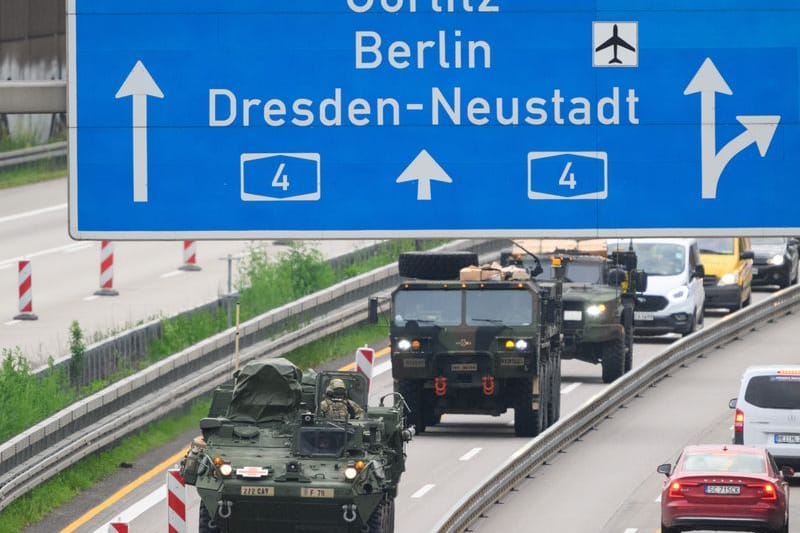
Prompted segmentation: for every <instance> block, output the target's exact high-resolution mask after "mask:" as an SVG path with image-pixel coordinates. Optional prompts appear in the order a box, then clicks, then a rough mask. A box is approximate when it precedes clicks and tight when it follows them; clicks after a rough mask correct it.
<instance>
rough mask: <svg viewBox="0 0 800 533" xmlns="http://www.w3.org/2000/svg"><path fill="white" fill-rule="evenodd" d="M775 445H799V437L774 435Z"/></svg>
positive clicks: (781, 434)
mask: <svg viewBox="0 0 800 533" xmlns="http://www.w3.org/2000/svg"><path fill="white" fill-rule="evenodd" d="M775 444H800V435H796V434H794V433H777V434H775Z"/></svg>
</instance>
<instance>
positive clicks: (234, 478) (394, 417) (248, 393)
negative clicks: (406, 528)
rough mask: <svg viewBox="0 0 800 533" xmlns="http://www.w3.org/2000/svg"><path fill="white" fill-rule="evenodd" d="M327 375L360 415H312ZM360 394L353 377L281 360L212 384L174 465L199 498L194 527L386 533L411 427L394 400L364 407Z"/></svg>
mask: <svg viewBox="0 0 800 533" xmlns="http://www.w3.org/2000/svg"><path fill="white" fill-rule="evenodd" d="M335 378H338V379H341V380H342V381H343V382H344V383H345V384H346V387H347V395H348V397H349V399H350V400H352V401H354V402H356V403H358V404H359V406H362V407H363V409H364V411H365V412H364V414H363V415H361V416H360V417H357V418H350V417H349V416H345V417H343V418H325V419H323V418H321V417H319V416H317V413H316V406H318V405H319V403H320V401H321V400H322V399H323V396H324V393H325V390H326V389H327V387H328V384H329V383H330V382H331V380H333V379H335ZM367 400H368V385H367V381H366V379H365V378H364V376H362V375H361V374H357V373H353V372H321V373H319V374H316V375H314V374H313V373H306V374H305V375H304V374H303V373H302V372H301V371H300V370H299V369H298V368H297V367H296V366H294V365H293V364H292V363H291V362H289V361H287V360H285V359H269V360H265V361H258V362H252V363H249V364H247V365H246V366H244V367H243V368H242V369H241V371H239V372H237V373H236V375H235V379H234V382H233V383H230V384H227V385H223V386H221V387H219V388H217V389H216V391H215V393H214V398H213V401H212V405H211V409H210V412H209V416H208V417H207V418H204V419H202V420H201V421H200V429H201V430H202V436H201V437H198V438H196V439H195V440H194V442H193V443H192V446H191V448H190V450H189V452H188V453H187V455H186V457H185V458H184V460H183V462H182V465H181V473H182V475H183V477H184V480H185V481H186V483H187V484H189V485H194V486H195V487H196V488H197V492H198V494H199V495H200V498H201V500H202V502H201V505H200V517H199V523H200V528H199V531H200V533H217V532H219V533H251V532H254V531H269V532H270V533H301V532H302V533H311V532H314V533H323V532H324V533H356V532H359V533H363V532H370V533H377V532H392V531H394V499H395V496H396V495H397V486H398V483H399V481H400V475H401V474H402V472H403V471H404V470H405V453H404V445H405V442H407V441H408V440H410V439H411V435H412V431H411V430H408V429H406V427H405V410H404V409H405V408H404V404H403V400H402V397H400V396H399V395H397V394H390V395H388V397H384V398H383V399H382V400H381V405H380V406H374V407H368V406H367ZM384 400H389V401H390V402H391V405H388V406H384V405H383V403H384Z"/></svg>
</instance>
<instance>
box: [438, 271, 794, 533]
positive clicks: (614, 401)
mask: <svg viewBox="0 0 800 533" xmlns="http://www.w3.org/2000/svg"><path fill="white" fill-rule="evenodd" d="M798 305H800V286H795V287H791V288H789V289H784V290H782V291H779V292H778V293H776V294H775V295H773V296H772V297H770V298H768V299H767V300H765V301H763V302H759V303H758V304H754V305H752V306H751V307H748V308H745V309H743V310H741V311H738V312H736V313H733V314H732V315H729V316H727V317H725V318H723V319H722V320H720V321H719V322H717V323H716V324H714V325H712V326H708V327H706V328H704V329H703V330H701V331H700V332H698V333H696V334H694V335H691V336H689V337H686V338H684V339H681V340H679V341H677V342H675V343H674V344H672V345H671V346H670V347H669V348H667V350H666V351H665V352H663V353H662V354H660V355H658V356H657V357H655V358H654V359H652V360H651V361H649V362H648V363H646V364H644V365H643V366H641V367H639V368H637V369H635V370H634V371H632V372H629V373H628V374H626V375H625V376H623V377H622V378H620V379H618V380H617V381H616V382H614V384H612V385H610V386H608V387H607V388H606V389H604V390H603V392H601V393H599V394H598V395H596V396H595V397H594V398H592V399H590V400H589V401H587V402H586V403H585V404H583V406H582V407H581V408H580V409H578V410H577V411H576V412H574V413H572V414H571V415H570V416H569V417H566V418H562V419H561V420H559V421H558V422H557V423H556V424H554V425H553V426H551V427H550V428H548V429H547V430H546V431H544V432H543V433H542V434H541V435H539V437H537V438H536V439H533V440H532V441H531V442H530V443H529V444H528V445H526V446H525V447H524V448H522V449H521V450H520V451H519V452H517V453H515V454H514V456H513V457H511V458H509V459H508V460H507V461H505V462H504V463H503V464H502V465H500V466H499V467H498V468H497V469H496V470H495V471H494V472H493V473H492V474H490V475H489V476H488V477H487V478H486V480H485V481H484V482H483V483H481V485H480V486H479V487H477V488H476V489H475V490H474V491H472V493H469V494H466V495H465V496H464V497H463V498H462V499H461V500H460V501H459V502H458V503H457V504H456V505H455V506H454V507H453V508H452V509H451V510H450V511H449V513H448V514H447V515H446V516H445V517H443V518H442V520H440V521H439V523H437V524H436V526H435V528H434V529H433V531H438V532H439V533H455V532H461V531H464V530H466V529H467V528H468V527H469V526H470V525H471V524H473V523H474V522H475V521H477V520H478V519H479V518H480V517H481V515H482V514H483V513H484V511H486V509H488V508H489V507H490V506H491V505H493V504H494V503H495V502H497V501H498V500H499V499H500V498H501V497H502V496H503V495H505V494H506V493H507V492H509V491H510V490H511V489H512V488H513V487H514V486H515V485H517V484H518V483H519V482H520V481H521V480H523V479H524V478H525V477H526V476H527V475H528V474H529V473H530V472H531V471H532V470H533V469H534V468H536V467H538V466H540V465H541V464H543V463H544V462H545V461H546V460H547V459H549V458H550V457H552V456H554V455H555V454H557V453H558V452H559V451H560V450H563V449H565V448H567V447H568V446H570V445H571V444H572V443H573V442H575V441H576V440H578V439H579V438H580V437H581V436H583V435H584V434H586V432H588V431H590V430H591V429H592V428H594V427H595V426H597V425H599V424H600V423H601V422H602V420H603V419H604V418H606V417H607V416H608V415H609V414H610V413H611V412H613V411H614V410H615V409H617V408H618V407H619V406H620V405H622V404H623V403H624V402H626V401H627V400H629V399H630V398H632V397H633V396H635V395H636V394H637V393H639V392H641V391H643V390H644V389H646V388H647V387H649V386H650V385H651V384H652V383H654V382H656V381H658V380H660V379H662V378H663V377H665V376H666V375H668V374H669V371H670V369H672V368H674V367H675V366H677V365H680V364H681V363H682V362H684V361H686V360H687V359H690V358H693V357H697V356H699V355H701V354H702V353H704V352H706V351H708V350H710V349H713V348H715V347H717V346H720V345H722V344H725V343H727V342H730V341H732V340H735V339H736V338H738V337H740V336H742V335H743V334H746V333H747V332H748V331H751V330H752V329H754V328H755V327H756V326H757V325H758V324H761V323H764V322H767V321H771V320H773V319H775V318H777V317H779V316H782V315H786V314H788V313H790V312H791V309H792V308H793V307H796V306H798Z"/></svg>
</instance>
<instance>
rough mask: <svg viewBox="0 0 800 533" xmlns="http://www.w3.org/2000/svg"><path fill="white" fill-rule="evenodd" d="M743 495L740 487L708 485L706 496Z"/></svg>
mask: <svg viewBox="0 0 800 533" xmlns="http://www.w3.org/2000/svg"><path fill="white" fill-rule="evenodd" d="M741 493H742V487H740V486H739V485H706V494H721V495H738V494H741Z"/></svg>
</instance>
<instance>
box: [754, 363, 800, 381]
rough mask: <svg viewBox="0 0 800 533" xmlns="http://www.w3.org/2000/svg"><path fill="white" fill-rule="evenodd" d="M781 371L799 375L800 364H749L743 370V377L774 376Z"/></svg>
mask: <svg viewBox="0 0 800 533" xmlns="http://www.w3.org/2000/svg"><path fill="white" fill-rule="evenodd" d="M781 372H785V373H786V374H787V375H796V376H800V365H758V366H750V367H747V369H746V370H745V371H744V375H743V376H742V377H743V378H746V377H752V376H776V375H778V374H780V373H781Z"/></svg>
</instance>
